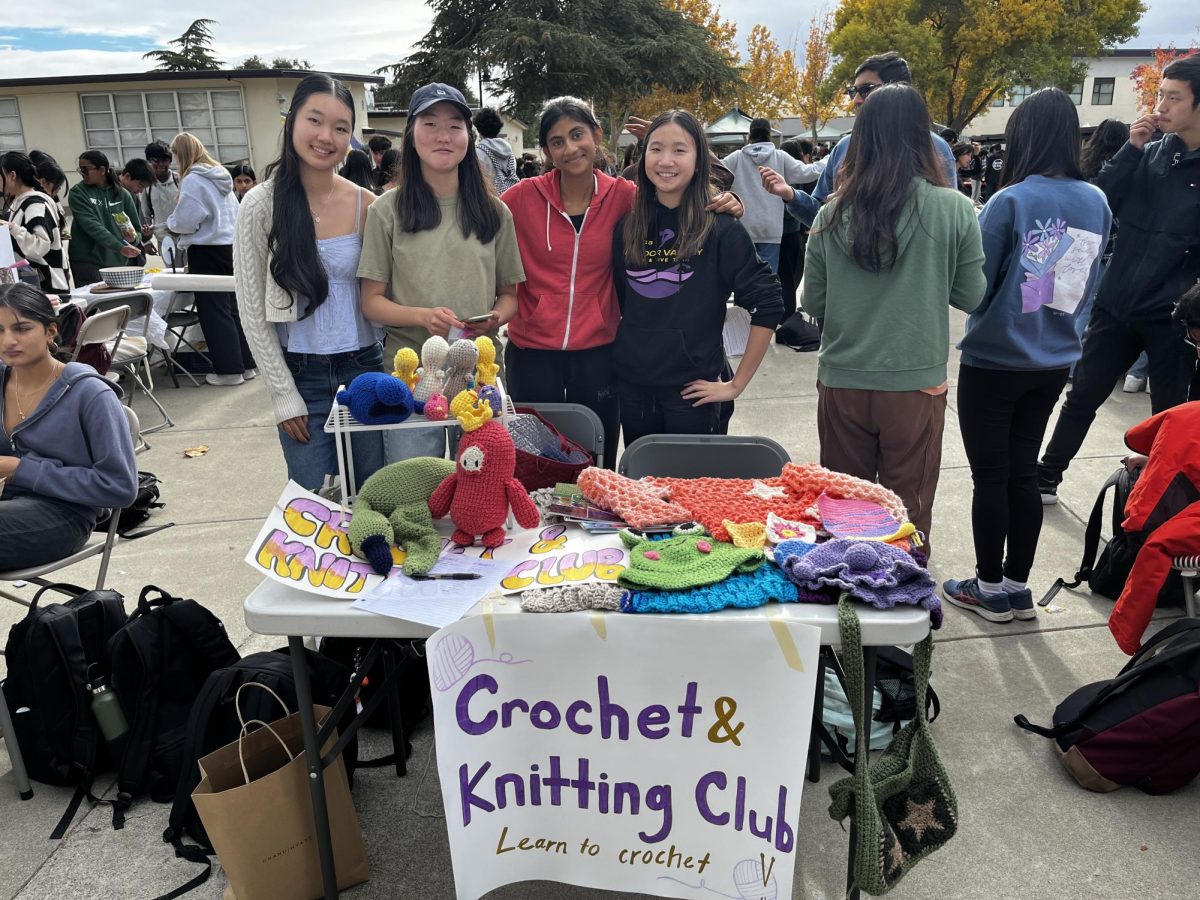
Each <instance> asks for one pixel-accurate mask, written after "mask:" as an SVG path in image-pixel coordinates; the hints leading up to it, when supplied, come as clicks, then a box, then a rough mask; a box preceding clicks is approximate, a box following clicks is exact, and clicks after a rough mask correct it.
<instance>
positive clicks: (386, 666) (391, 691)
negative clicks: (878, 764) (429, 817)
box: [383, 641, 408, 777]
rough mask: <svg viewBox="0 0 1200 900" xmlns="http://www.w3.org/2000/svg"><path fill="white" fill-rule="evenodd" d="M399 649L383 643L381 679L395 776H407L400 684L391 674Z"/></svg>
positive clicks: (386, 642) (389, 643)
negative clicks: (390, 735)
mask: <svg viewBox="0 0 1200 900" xmlns="http://www.w3.org/2000/svg"><path fill="white" fill-rule="evenodd" d="M398 650H399V647H398V646H397V645H396V643H395V642H394V641H384V642H383V677H384V683H385V684H387V685H388V689H387V692H388V697H387V705H388V719H389V720H390V721H391V723H392V753H393V754H394V755H395V757H396V776H397V777H403V776H404V775H406V774H408V761H407V757H408V753H407V752H406V751H407V746H406V741H405V740H404V722H403V721H402V720H401V718H400V682H399V681H393V680H392V674H393V673H394V672H395V671H396V666H397V665H398V663H397V660H396V653H397V651H398Z"/></svg>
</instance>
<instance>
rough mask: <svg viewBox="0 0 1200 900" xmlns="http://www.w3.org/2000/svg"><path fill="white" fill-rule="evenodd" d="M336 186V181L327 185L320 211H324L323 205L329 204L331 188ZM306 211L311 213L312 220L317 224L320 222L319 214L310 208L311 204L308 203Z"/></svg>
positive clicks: (331, 194) (331, 193)
mask: <svg viewBox="0 0 1200 900" xmlns="http://www.w3.org/2000/svg"><path fill="white" fill-rule="evenodd" d="M335 187H337V181H336V180H335V181H334V182H333V184H331V185H330V186H329V193H328V194H326V195H325V200H324V201H323V202H322V203H321V212H325V207H326V206H328V205H329V198H330V197H332V196H333V189H334V188H335ZM308 211H309V212H310V213H312V217H313V221H314V222H316V223H317V224H318V225H320V224H321V214H320V213H318V212H317V211H316V210H315V209H313V208H312V204H311V203H310V204H309V205H308Z"/></svg>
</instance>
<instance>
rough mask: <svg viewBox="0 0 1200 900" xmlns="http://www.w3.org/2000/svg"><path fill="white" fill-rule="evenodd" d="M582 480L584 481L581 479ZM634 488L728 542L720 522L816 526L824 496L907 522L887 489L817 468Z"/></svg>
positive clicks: (659, 482)
mask: <svg viewBox="0 0 1200 900" xmlns="http://www.w3.org/2000/svg"><path fill="white" fill-rule="evenodd" d="M615 477H620V476H615ZM580 480H581V482H582V477H581V479H580ZM637 483H638V484H650V485H654V486H656V487H658V488H660V489H661V490H665V491H667V492H668V494H667V495H668V496H670V498H671V500H673V501H674V502H675V503H676V504H678V505H680V506H682V507H685V508H686V509H687V510H688V511H689V513H688V516H687V518H691V519H695V520H696V521H697V522H701V523H703V524H704V526H705V527H706V528H707V529H708V530H709V532H710V533H711V534H712V536H713V537H715V538H716V539H717V540H719V541H728V540H730V536H729V533H728V532H727V531H726V530H725V526H724V525H723V524H722V522H723V520H725V519H729V520H730V521H733V522H763V523H764V524H765V523H766V521H767V513H772V512H773V513H775V515H777V516H779V517H781V518H784V519H789V520H792V521H796V522H807V523H809V524H811V525H813V526H816V527H820V524H821V519H820V516H819V514H818V513H817V508H816V504H817V498H818V497H819V496H821V494H822V492H824V493H826V494H828V495H829V496H830V497H842V498H847V499H857V500H870V501H872V502H874V503H878V504H879V505H880V506H882V507H883V508H884V509H886V510H887V511H888V512H889V513H891V514H892V515H893V516H895V517H896V519H897V520H898V521H900V522H907V521H908V511H907V510H906V509H905V508H904V503H903V502H902V501H901V500H900V498H899V497H898V496H896V494H894V493H893V492H891V491H889V490H888V489H887V488H885V487H883V486H882V485H879V484H874V483H873V482H869V481H864V480H863V479H861V478H855V477H854V476H852V475H846V474H844V473H842V472H834V471H832V470H830V469H826V468H823V467H821V466H819V465H817V464H816V463H805V464H802V465H796V464H794V463H789V464H787V465H786V466H784V467H783V474H782V475H780V476H779V477H778V478H763V479H757V480H752V479H747V478H646V479H643V480H642V481H641V482H637ZM756 484H764V485H766V486H767V487H771V488H783V490H784V492H785V495H784V496H782V497H763V496H762V495H763V494H770V493H772V492H771V491H764V490H762V489H761V488H756ZM585 493H586V491H585ZM626 521H628V520H626ZM630 524H632V523H630Z"/></svg>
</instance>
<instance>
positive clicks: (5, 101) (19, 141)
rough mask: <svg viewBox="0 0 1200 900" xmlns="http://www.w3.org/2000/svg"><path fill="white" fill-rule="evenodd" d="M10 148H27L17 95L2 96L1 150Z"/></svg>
mask: <svg viewBox="0 0 1200 900" xmlns="http://www.w3.org/2000/svg"><path fill="white" fill-rule="evenodd" d="M9 150H21V151H24V150H25V135H24V133H23V132H22V131H21V111H20V109H18V107H17V98H16V97H0V152H7V151H9Z"/></svg>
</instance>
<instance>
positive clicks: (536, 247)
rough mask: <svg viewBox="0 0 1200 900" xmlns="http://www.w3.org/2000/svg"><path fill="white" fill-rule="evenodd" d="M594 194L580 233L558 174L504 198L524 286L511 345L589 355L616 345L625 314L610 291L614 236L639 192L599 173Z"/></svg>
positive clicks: (511, 191) (517, 186) (529, 180)
mask: <svg viewBox="0 0 1200 900" xmlns="http://www.w3.org/2000/svg"><path fill="white" fill-rule="evenodd" d="M594 174H595V178H596V190H595V193H594V194H593V195H592V202H591V205H589V206H588V208H587V212H586V213H585V217H584V220H583V227H582V228H580V230H579V233H578V234H576V233H575V227H574V225H573V224H572V223H571V219H570V217H569V216H568V215H567V214H566V212H565V211H564V210H563V206H562V185H561V182H560V180H559V173H558V172H557V171H552V172H547V173H546V174H545V175H539V176H538V177H537V178H526V179H524V180H522V181H519V182H517V183H516V184H515V185H513V186H512V187H510V188H509V189H508V190H507V191H505V192H504V195H503V196H502V197H501V198H500V199H501V200H502V201H503V202H504V203H505V204H506V205H507V206H508V208H509V210H511V211H512V216H513V223H514V225H515V226H516V229H517V246H518V247H519V248H520V250H521V262H522V264H523V265H524V267H525V279H526V280H525V281H524V282H523V283H521V284H518V285H517V314H516V316H515V317H514V318H513V320H512V321H511V322H509V323H508V338H509V340H511V341H512V342H513V343H514V344H516V345H517V346H518V347H520V348H522V349H523V350H586V349H588V348H589V347H599V346H602V345H604V344H611V343H612V342H613V340H614V339H615V338H616V336H617V324H618V323H619V322H620V320H621V312H620V309H619V308H618V307H617V292H616V288H614V287H613V271H612V240H613V230H614V229H615V228H616V225H617V222H618V221H620V219H621V217H622V216H623V215H625V213H627V212H629V210H630V209H631V208H632V207H633V198H634V195H635V194H636V193H637V187H636V186H635V185H634V183H633V182H632V181H626V180H625V179H624V178H612V177H610V176H608V175H605V174H604V173H603V172H599V171H597V172H595V173H594Z"/></svg>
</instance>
